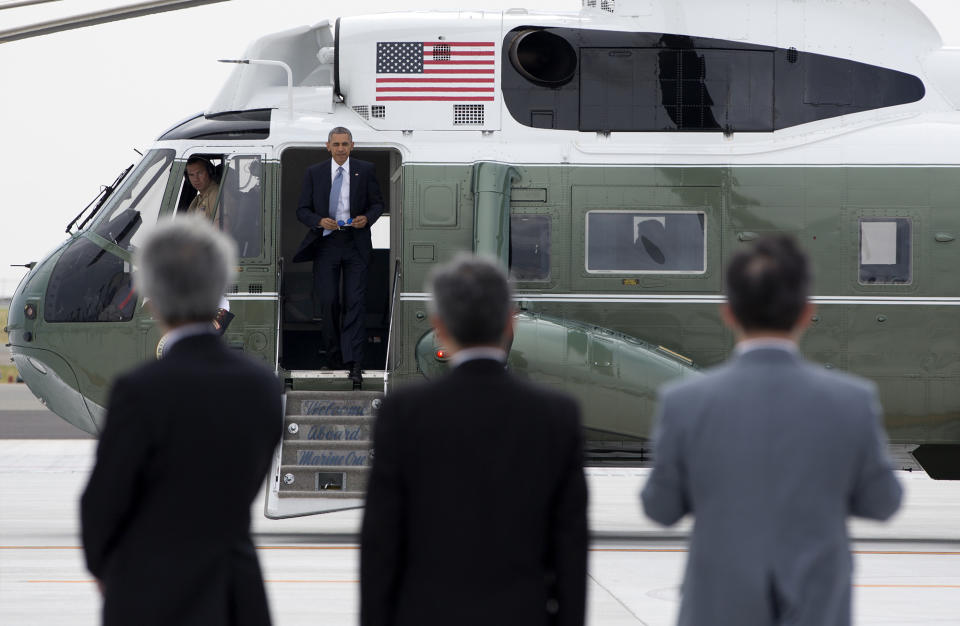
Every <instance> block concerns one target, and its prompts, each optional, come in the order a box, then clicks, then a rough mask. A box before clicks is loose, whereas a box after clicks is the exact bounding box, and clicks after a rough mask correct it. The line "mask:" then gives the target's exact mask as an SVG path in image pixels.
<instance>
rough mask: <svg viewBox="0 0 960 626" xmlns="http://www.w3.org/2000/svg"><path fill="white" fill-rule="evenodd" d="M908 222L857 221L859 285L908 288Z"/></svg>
mask: <svg viewBox="0 0 960 626" xmlns="http://www.w3.org/2000/svg"><path fill="white" fill-rule="evenodd" d="M910 230H911V228H910V220H909V219H907V218H892V219H884V218H872V219H861V220H860V277H859V278H860V284H861V285H909V284H910V283H911V282H913V273H912V270H911V263H910V257H911V255H912V253H911V249H910Z"/></svg>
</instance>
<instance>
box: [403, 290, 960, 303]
mask: <svg viewBox="0 0 960 626" xmlns="http://www.w3.org/2000/svg"><path fill="white" fill-rule="evenodd" d="M514 299H515V300H519V301H526V302H572V303H584V304H591V303H605V304H606V303H645V304H721V303H723V302H726V300H727V299H726V297H725V296H722V295H708V294H703V295H696V294H693V295H691V294H601V293H563V294H559V293H558V294H543V293H523V292H520V293H515V294H514ZM400 300H401V301H404V302H426V301H428V300H430V294H429V293H422V292H404V293H401V294H400ZM810 300H811V301H813V302H815V303H817V304H876V305H912V306H960V297H956V298H953V297H913V296H811V298H810Z"/></svg>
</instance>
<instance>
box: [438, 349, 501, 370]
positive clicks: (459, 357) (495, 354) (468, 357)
mask: <svg viewBox="0 0 960 626" xmlns="http://www.w3.org/2000/svg"><path fill="white" fill-rule="evenodd" d="M475 359H493V360H495V361H500V362H501V363H506V362H507V352H506V350H503V349H502V348H494V347H493V346H476V347H474V348H463V349H462V350H458V351H457V353H456V354H454V355H453V356H452V357H450V367H451V368H454V367H457V366H459V365H463V364H464V363H466V362H467V361H473V360H475Z"/></svg>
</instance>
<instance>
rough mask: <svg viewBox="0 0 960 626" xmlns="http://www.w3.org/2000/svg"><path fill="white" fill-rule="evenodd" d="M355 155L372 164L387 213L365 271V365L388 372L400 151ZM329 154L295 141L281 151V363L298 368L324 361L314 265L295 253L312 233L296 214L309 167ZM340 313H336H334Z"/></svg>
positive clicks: (374, 231) (362, 150)
mask: <svg viewBox="0 0 960 626" xmlns="http://www.w3.org/2000/svg"><path fill="white" fill-rule="evenodd" d="M350 158H351V159H354V158H355V159H358V160H363V161H367V162H369V163H373V165H374V168H375V171H376V178H377V182H378V184H379V187H380V192H381V194H382V195H383V201H384V212H383V214H382V215H381V217H380V219H378V220H377V221H376V223H375V224H374V225H373V226H372V227H371V229H370V234H371V238H372V245H373V250H372V252H371V255H370V263H369V265H368V266H367V272H366V280H367V283H366V294H365V299H366V302H365V308H366V315H365V320H364V325H365V327H366V335H367V342H366V345H365V347H364V354H363V364H362V365H363V369H364V370H365V371H366V372H367V373H368V375H374V374H373V373H374V372H380V371H383V369H384V367H385V362H386V357H387V341H388V333H389V328H390V310H391V306H390V298H391V281H392V279H393V276H394V261H393V257H394V256H395V251H396V250H398V249H399V247H398V245H397V243H398V242H397V241H396V240H394V241H391V237H392V236H394V233H395V231H394V230H393V228H392V226H391V223H392V222H394V221H396V220H394V219H393V217H394V216H395V215H397V214H398V213H397V211H398V210H399V205H400V198H401V196H402V181H401V175H400V171H401V156H400V153H399V151H397V150H396V149H394V148H379V147H366V146H364V147H358V148H354V150H353V151H352V152H351V154H350ZM329 159H330V153H329V152H327V150H326V148H324V147H322V146H294V147H290V148H287V149H285V150H284V151H283V153H282V154H281V155H280V163H281V169H282V171H281V184H280V187H281V188H280V193H281V198H282V206H283V207H284V208H283V211H282V212H281V213H280V215H278V218H277V219H278V224H279V226H280V232H281V235H280V237H279V238H278V243H279V244H280V245H281V251H280V252H279V255H280V256H282V257H283V259H284V263H283V316H282V320H281V352H280V366H281V368H283V369H285V370H288V371H294V372H297V371H299V372H310V371H316V370H319V368H320V366H321V364H322V363H323V361H322V357H321V355H320V354H319V353H318V348H319V347H320V346H321V335H320V328H321V323H320V319H319V307H318V303H317V302H316V293H315V286H314V276H313V264H312V263H310V262H301V263H293V262H292V259H293V256H294V253H295V252H296V250H297V248H298V247H299V244H300V242H301V241H302V240H303V237H304V235H305V234H306V233H307V228H306V226H304V225H303V224H301V223H300V221H299V220H298V219H297V215H296V207H297V202H298V200H299V197H300V191H301V189H302V187H303V178H304V175H305V173H306V171H307V168H308V167H310V166H312V165H314V164H316V163H323V162H326V161H328V160H329ZM335 314H336V313H335Z"/></svg>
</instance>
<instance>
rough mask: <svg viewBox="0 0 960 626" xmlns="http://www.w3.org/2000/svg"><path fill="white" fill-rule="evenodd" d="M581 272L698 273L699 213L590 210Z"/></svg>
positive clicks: (702, 258) (701, 248) (701, 253)
mask: <svg viewBox="0 0 960 626" xmlns="http://www.w3.org/2000/svg"><path fill="white" fill-rule="evenodd" d="M586 219H587V224H586V237H587V251H586V256H587V258H586V269H587V271H588V272H590V273H592V274H625V273H630V274H702V273H704V272H705V271H706V269H707V267H706V258H707V254H706V253H707V244H706V237H705V233H706V221H707V216H706V214H705V213H703V212H702V211H662V212H655V211H589V212H587V215H586Z"/></svg>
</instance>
